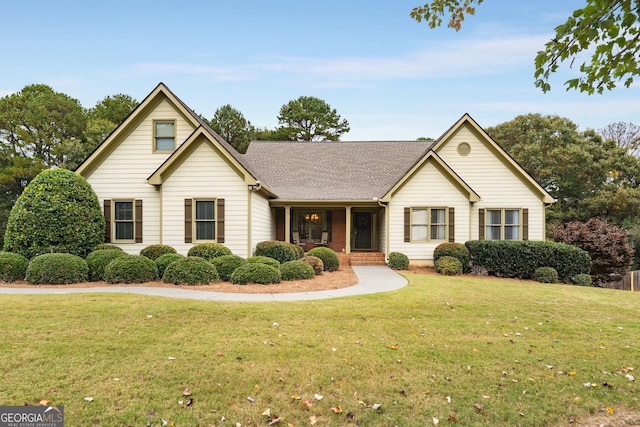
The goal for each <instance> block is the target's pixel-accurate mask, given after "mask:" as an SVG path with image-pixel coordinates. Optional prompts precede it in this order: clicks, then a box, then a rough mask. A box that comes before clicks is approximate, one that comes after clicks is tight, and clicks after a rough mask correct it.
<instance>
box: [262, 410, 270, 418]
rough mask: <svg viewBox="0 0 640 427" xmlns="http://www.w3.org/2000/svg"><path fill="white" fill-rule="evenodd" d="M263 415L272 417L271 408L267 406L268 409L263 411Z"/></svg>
mask: <svg viewBox="0 0 640 427" xmlns="http://www.w3.org/2000/svg"><path fill="white" fill-rule="evenodd" d="M262 416H264V417H271V408H267V410H266V411H264V412H263V413H262Z"/></svg>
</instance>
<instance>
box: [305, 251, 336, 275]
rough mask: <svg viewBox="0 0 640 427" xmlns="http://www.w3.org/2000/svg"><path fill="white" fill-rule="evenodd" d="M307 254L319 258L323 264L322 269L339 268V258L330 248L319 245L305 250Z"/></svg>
mask: <svg viewBox="0 0 640 427" xmlns="http://www.w3.org/2000/svg"><path fill="white" fill-rule="evenodd" d="M307 256H315V257H318V258H320V259H321V260H322V263H323V264H324V271H336V270H337V269H338V268H340V258H338V254H337V253H335V252H334V251H333V250H332V249H329V248H325V247H320V246H319V247H317V248H313V249H311V250H310V251H309V252H307Z"/></svg>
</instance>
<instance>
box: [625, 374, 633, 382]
mask: <svg viewBox="0 0 640 427" xmlns="http://www.w3.org/2000/svg"><path fill="white" fill-rule="evenodd" d="M624 377H625V378H626V379H628V380H629V381H635V377H634V376H633V375H631V374H626V375H625V376H624Z"/></svg>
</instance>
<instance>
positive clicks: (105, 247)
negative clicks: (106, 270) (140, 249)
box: [93, 243, 124, 252]
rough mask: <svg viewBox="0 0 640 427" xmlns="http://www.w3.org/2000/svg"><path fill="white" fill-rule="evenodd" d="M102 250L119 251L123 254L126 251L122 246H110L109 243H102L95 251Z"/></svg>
mask: <svg viewBox="0 0 640 427" xmlns="http://www.w3.org/2000/svg"><path fill="white" fill-rule="evenodd" d="M102 249H117V250H119V251H121V252H124V250H123V249H122V248H121V247H120V246H116V245H110V244H108V243H100V244H99V245H96V247H95V248H93V250H94V251H99V250H102Z"/></svg>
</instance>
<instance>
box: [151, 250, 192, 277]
mask: <svg viewBox="0 0 640 427" xmlns="http://www.w3.org/2000/svg"><path fill="white" fill-rule="evenodd" d="M184 257H185V256H184V255H181V254H178V253H168V254H164V255H160V256H159V257H158V258H157V259H156V265H157V266H158V276H160V277H162V275H163V274H164V270H166V269H167V267H168V266H169V264H171V263H172V262H173V261H177V260H179V259H182V258H184Z"/></svg>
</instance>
